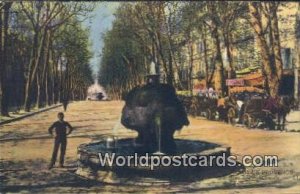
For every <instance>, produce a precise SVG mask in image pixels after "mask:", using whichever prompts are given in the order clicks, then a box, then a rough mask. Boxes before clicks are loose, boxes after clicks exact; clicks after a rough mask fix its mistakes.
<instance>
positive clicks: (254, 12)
mask: <svg viewBox="0 0 300 194" xmlns="http://www.w3.org/2000/svg"><path fill="white" fill-rule="evenodd" d="M248 6H249V10H250V17H251V18H250V23H251V26H252V28H253V30H254V32H255V37H256V39H257V41H258V45H259V47H260V53H261V58H262V63H263V68H264V72H265V73H266V81H267V84H268V86H269V89H268V90H269V91H267V92H268V93H269V94H270V95H271V96H273V97H275V96H276V95H277V93H278V88H279V79H278V76H277V73H276V67H275V65H274V64H272V63H271V61H270V57H271V56H270V53H269V47H268V45H267V42H266V39H265V37H264V35H263V30H262V23H261V16H260V14H259V11H258V4H257V2H253V3H252V2H251V3H250V2H249V3H248Z"/></svg>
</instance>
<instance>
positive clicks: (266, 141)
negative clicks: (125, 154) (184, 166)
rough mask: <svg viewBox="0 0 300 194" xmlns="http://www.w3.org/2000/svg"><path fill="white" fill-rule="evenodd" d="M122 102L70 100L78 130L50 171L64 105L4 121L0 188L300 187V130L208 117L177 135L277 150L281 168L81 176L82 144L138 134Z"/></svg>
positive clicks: (239, 151)
mask: <svg viewBox="0 0 300 194" xmlns="http://www.w3.org/2000/svg"><path fill="white" fill-rule="evenodd" d="M122 106H123V102H117V101H107V102H96V101H82V102H74V103H71V104H70V105H69V107H68V110H67V112H66V113H65V120H67V121H69V122H70V124H71V125H73V126H74V128H75V130H74V132H73V133H72V134H71V135H70V136H69V139H68V146H67V154H66V168H65V169H60V168H54V169H52V170H51V171H49V170H47V165H48V163H49V160H50V156H51V152H52V146H53V139H52V137H50V135H48V133H47V129H48V127H49V126H50V125H51V124H52V123H53V122H54V121H55V120H56V115H57V113H58V112H59V111H62V108H61V107H59V108H56V109H52V110H50V111H47V112H44V113H40V114H38V115H35V116H32V117H29V118H26V119H23V120H21V121H17V122H12V123H10V124H6V125H2V126H0V144H1V145H0V146H1V147H0V181H1V182H0V192H1V191H4V192H5V191H6V192H20V191H31V192H33V191H36V192H58V191H60V192H87V191H90V192H122V191H125V192H151V191H152V192H164V191H165V192H176V191H179V192H180V191H181V192H188V191H193V192H199V191H206V192H208V193H215V192H216V193H217V192H218V193H219V192H220V191H222V192H223V193H235V192H236V191H237V189H242V191H244V192H254V193H262V192H264V191H265V189H268V192H270V191H274V192H277V193H299V191H300V149H299V144H300V133H297V132H279V131H266V130H260V129H252V130H248V129H246V128H243V127H233V126H231V125H228V124H225V123H222V122H214V121H207V120H205V119H203V118H190V122H191V124H190V126H188V127H185V128H184V129H183V130H181V131H180V132H178V133H176V137H177V138H185V139H197V140H204V141H209V142H214V143H219V144H226V145H228V146H230V147H231V152H232V154H235V155H237V156H239V158H240V157H241V156H244V155H277V156H278V157H279V167H272V168H271V167H268V168H267V167H264V168H262V167H261V168H250V167H249V168H246V169H245V171H243V172H234V173H232V174H229V175H226V176H222V177H213V178H209V179H204V180H201V181H196V182H192V183H176V184H172V183H171V184H170V185H167V186H143V187H140V186H132V185H126V184H121V185H115V184H104V183H99V182H95V181H92V180H87V179H84V178H82V177H78V176H76V175H75V174H74V172H75V170H76V159H77V146H78V145H80V144H82V143H88V142H90V141H93V140H97V139H98V138H100V137H101V136H103V135H109V134H117V135H118V136H120V137H127V136H135V135H136V134H135V132H132V131H130V130H126V129H124V128H123V127H122V126H121V125H120V124H119V119H120V112H121V109H122ZM113 128H114V129H115V130H113ZM297 176H298V177H297Z"/></svg>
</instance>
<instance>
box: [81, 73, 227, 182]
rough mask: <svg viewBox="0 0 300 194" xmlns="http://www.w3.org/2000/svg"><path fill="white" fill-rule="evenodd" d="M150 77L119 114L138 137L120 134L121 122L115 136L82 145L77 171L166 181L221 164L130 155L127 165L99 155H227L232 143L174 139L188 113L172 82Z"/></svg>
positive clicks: (105, 176)
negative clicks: (201, 164) (155, 162)
mask: <svg viewBox="0 0 300 194" xmlns="http://www.w3.org/2000/svg"><path fill="white" fill-rule="evenodd" d="M151 69H153V68H151ZM147 78H148V80H147V84H145V85H143V86H138V87H136V88H134V89H133V90H131V91H130V92H129V93H128V94H127V96H126V98H125V102H126V103H125V106H124V108H123V110H122V116H121V118H120V121H121V123H122V124H123V126H125V127H126V128H128V129H131V130H134V131H136V132H137V133H138V136H137V138H120V139H119V138H117V136H116V135H117V134H116V128H117V125H118V124H119V122H118V123H117V124H116V126H115V127H114V128H113V136H109V137H104V138H103V139H101V140H100V141H98V142H93V143H89V144H82V145H80V146H79V147H78V164H79V165H78V169H77V171H76V173H77V174H78V175H80V176H84V177H87V178H90V179H94V180H99V181H102V182H110V183H120V182H122V183H124V182H126V183H132V184H142V185H144V184H147V183H149V184H150V183H151V184H156V183H160V184H161V183H166V182H169V181H170V179H174V178H175V179H178V178H183V179H184V180H188V177H193V178H197V177H198V178H199V177H200V178H201V177H202V178H203V175H205V174H207V170H208V169H209V170H215V169H216V167H215V166H216V164H215V162H214V164H212V166H211V168H210V167H199V166H197V167H194V166H193V167H192V166H186V165H183V164H181V165H178V166H172V165H171V166H170V165H161V164H160V165H156V166H155V168H154V166H153V165H143V164H137V163H136V161H133V160H129V161H127V160H126V161H125V162H124V163H126V164H127V165H123V166H119V165H117V162H116V161H113V162H112V163H111V164H109V162H107V163H105V164H103V163H101V162H100V160H102V159H100V155H104V154H108V153H109V154H110V156H112V155H114V156H135V158H136V160H140V159H141V160H142V159H144V162H145V161H146V162H149V161H150V160H152V158H151V157H153V158H154V156H155V157H156V159H161V158H162V157H164V156H169V158H171V159H173V158H175V157H182V156H187V157H188V156H196V157H200V156H215V157H216V156H223V157H224V158H225V159H227V158H228V156H229V155H230V147H226V146H224V145H219V144H215V143H210V142H206V141H199V140H187V139H174V133H175V132H176V131H178V130H181V129H182V128H183V126H187V125H189V120H188V117H187V115H186V112H185V110H184V108H183V106H182V104H181V102H180V101H179V100H178V98H177V96H176V92H175V89H174V88H173V87H172V86H170V85H168V84H162V83H159V76H158V75H157V74H150V75H149V76H147ZM145 156H147V157H145ZM101 157H102V156H101ZM100 163H101V164H100ZM219 171H220V169H219ZM180 180H181V181H182V179H180Z"/></svg>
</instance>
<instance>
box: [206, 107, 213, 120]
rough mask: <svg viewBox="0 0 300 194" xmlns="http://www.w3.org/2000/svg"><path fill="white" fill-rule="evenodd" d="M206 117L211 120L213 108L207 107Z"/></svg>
mask: <svg viewBox="0 0 300 194" xmlns="http://www.w3.org/2000/svg"><path fill="white" fill-rule="evenodd" d="M205 116H206V118H207V119H208V120H211V119H212V112H211V110H210V109H209V108H208V109H206V115H205Z"/></svg>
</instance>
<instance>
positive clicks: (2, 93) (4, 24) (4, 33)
mask: <svg viewBox="0 0 300 194" xmlns="http://www.w3.org/2000/svg"><path fill="white" fill-rule="evenodd" d="M11 5H12V3H7V2H5V3H4V5H3V10H0V11H1V12H0V17H1V18H0V26H1V50H0V51H1V58H0V59H1V67H0V68H1V69H0V70H1V72H0V75H1V78H0V79H1V81H0V84H1V85H0V101H1V102H0V104H1V105H0V109H1V115H2V116H9V113H8V108H9V107H8V106H9V96H8V85H7V65H8V64H7V59H8V57H7V46H8V44H7V41H8V40H7V39H8V17H9V10H10V8H11Z"/></svg>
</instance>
